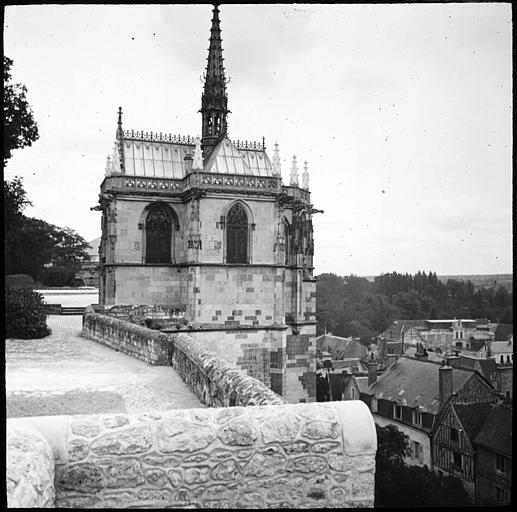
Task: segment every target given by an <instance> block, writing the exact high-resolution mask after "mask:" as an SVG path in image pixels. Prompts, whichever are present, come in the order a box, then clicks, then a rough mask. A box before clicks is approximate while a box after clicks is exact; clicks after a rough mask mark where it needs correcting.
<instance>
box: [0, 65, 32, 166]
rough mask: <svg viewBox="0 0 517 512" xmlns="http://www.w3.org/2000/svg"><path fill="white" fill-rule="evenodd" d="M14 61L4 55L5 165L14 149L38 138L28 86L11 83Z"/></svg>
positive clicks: (30, 143)
mask: <svg viewBox="0 0 517 512" xmlns="http://www.w3.org/2000/svg"><path fill="white" fill-rule="evenodd" d="M12 64H13V61H12V60H11V59H10V58H9V57H6V56H5V55H4V166H5V164H6V162H7V160H9V158H11V153H12V151H13V150H15V149H18V148H23V147H26V146H31V145H32V143H33V142H35V141H36V140H38V138H39V134H38V126H37V124H36V121H35V120H34V117H33V114H32V109H31V106H30V105H29V103H28V102H27V98H26V94H27V88H26V87H25V85H23V84H13V83H11V66H12Z"/></svg>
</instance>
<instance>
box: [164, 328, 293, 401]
mask: <svg viewBox="0 0 517 512" xmlns="http://www.w3.org/2000/svg"><path fill="white" fill-rule="evenodd" d="M170 338H171V340H172V344H173V351H172V358H171V361H172V366H173V368H174V369H175V370H176V372H177V373H178V375H179V376H180V377H181V378H182V379H183V381H184V382H185V383H186V384H187V385H188V386H189V387H190V388H191V389H192V391H193V392H194V393H195V394H196V395H197V397H198V398H199V399H200V400H201V402H203V403H204V404H206V405H208V406H209V407H227V406H234V405H241V406H247V405H266V404H283V403H285V401H284V399H283V398H282V397H281V396H279V395H277V394H276V393H274V392H273V391H271V389H269V387H267V386H266V385H265V384H263V383H262V382H260V381H258V380H257V379H254V378H253V377H250V376H249V375H247V374H246V373H245V372H243V371H241V370H239V369H237V368H236V367H235V366H234V365H232V364H231V363H228V362H227V361H224V360H223V359H220V358H219V357H218V356H217V355H216V354H214V353H213V352H210V351H208V350H207V349H206V347H205V345H204V344H202V343H200V342H198V341H196V340H195V339H194V338H193V336H191V335H188V334H183V333H178V334H170Z"/></svg>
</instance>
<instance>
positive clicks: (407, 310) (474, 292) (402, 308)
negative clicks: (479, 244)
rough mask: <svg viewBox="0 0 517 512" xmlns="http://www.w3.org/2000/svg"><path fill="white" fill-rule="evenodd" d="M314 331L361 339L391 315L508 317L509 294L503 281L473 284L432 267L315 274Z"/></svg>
mask: <svg viewBox="0 0 517 512" xmlns="http://www.w3.org/2000/svg"><path fill="white" fill-rule="evenodd" d="M317 279H318V281H317V284H316V292H317V300H316V315H317V320H318V325H317V333H318V335H320V334H323V333H324V332H325V328H326V329H327V331H328V332H332V334H335V335H336V336H344V337H347V336H356V337H359V338H361V341H362V342H363V343H369V342H370V341H371V339H372V337H374V336H376V335H378V334H380V333H381V332H383V331H384V330H386V329H387V328H388V327H389V326H390V325H391V323H392V322H393V321H394V320H397V319H401V320H419V319H438V318H454V317H456V318H487V319H488V320H490V321H491V322H501V323H508V324H512V323H513V294H512V292H511V291H509V290H508V289H507V288H506V287H505V286H501V285H494V284H492V286H489V287H479V288H478V287H475V286H474V284H473V283H472V282H471V281H469V280H467V281H462V280H456V279H448V280H447V282H445V283H444V282H442V281H441V280H440V279H439V278H438V277H437V275H436V273H435V272H429V273H427V274H426V273H425V272H417V273H416V274H415V275H411V274H399V273H397V272H392V273H391V274H382V275H380V276H376V277H375V278H374V280H373V282H372V281H369V280H368V279H366V278H364V277H358V276H355V275H350V276H344V277H340V276H337V275H335V274H321V275H319V276H317Z"/></svg>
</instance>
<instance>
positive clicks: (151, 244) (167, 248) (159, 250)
mask: <svg viewBox="0 0 517 512" xmlns="http://www.w3.org/2000/svg"><path fill="white" fill-rule="evenodd" d="M171 239H172V217H171V214H170V212H169V209H168V208H167V207H166V206H164V205H161V204H159V205H155V206H153V207H152V208H151V209H150V210H149V213H148V214H147V218H146V222H145V247H146V251H145V261H146V263H171V252H172V251H171Z"/></svg>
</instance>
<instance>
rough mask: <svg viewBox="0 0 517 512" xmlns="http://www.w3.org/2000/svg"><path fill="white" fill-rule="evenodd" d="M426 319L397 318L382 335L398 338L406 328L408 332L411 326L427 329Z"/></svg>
mask: <svg viewBox="0 0 517 512" xmlns="http://www.w3.org/2000/svg"><path fill="white" fill-rule="evenodd" d="M425 322H426V321H425V320H395V321H394V322H393V323H392V324H391V325H390V326H389V327H388V328H387V329H386V330H385V331H384V332H383V333H381V334H380V336H381V337H382V336H384V337H390V338H398V337H399V336H400V334H401V332H402V329H404V332H407V331H408V330H409V329H411V328H415V329H426V328H427V325H426V323H425Z"/></svg>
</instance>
